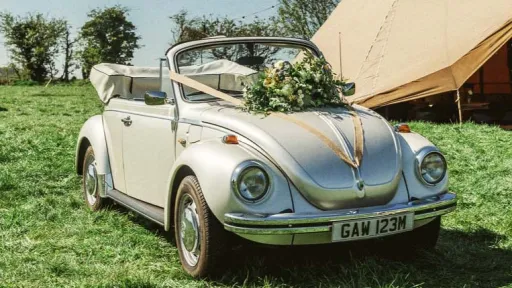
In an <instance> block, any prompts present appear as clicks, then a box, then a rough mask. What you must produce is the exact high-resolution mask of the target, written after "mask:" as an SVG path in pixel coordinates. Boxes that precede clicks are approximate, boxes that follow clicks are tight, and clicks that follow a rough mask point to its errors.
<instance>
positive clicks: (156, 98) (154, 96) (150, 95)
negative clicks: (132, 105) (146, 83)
mask: <svg viewBox="0 0 512 288" xmlns="http://www.w3.org/2000/svg"><path fill="white" fill-rule="evenodd" d="M144 103H146V105H150V106H154V105H164V104H167V103H169V102H168V101H167V93H165V92H162V91H146V93H144Z"/></svg>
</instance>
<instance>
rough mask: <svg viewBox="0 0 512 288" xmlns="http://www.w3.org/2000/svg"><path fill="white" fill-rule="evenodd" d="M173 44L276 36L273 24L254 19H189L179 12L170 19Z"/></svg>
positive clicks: (185, 13) (184, 13)
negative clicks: (246, 21) (211, 39)
mask: <svg viewBox="0 0 512 288" xmlns="http://www.w3.org/2000/svg"><path fill="white" fill-rule="evenodd" d="M170 19H171V20H172V22H173V28H172V30H171V32H172V34H173V36H174V43H178V42H184V41H191V40H199V39H202V38H206V37H213V36H226V37H244V36H277V32H278V31H277V30H276V27H275V25H274V23H273V22H271V21H269V20H262V19H258V18H256V19H255V20H254V21H253V22H251V23H245V22H242V21H236V20H232V19H230V18H227V17H225V18H219V17H213V16H211V15H210V16H209V17H206V16H205V17H202V18H199V17H189V16H188V13H187V11H184V10H182V11H180V12H179V13H177V14H174V15H172V16H171V17H170Z"/></svg>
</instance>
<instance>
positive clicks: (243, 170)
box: [231, 161, 270, 202]
mask: <svg viewBox="0 0 512 288" xmlns="http://www.w3.org/2000/svg"><path fill="white" fill-rule="evenodd" d="M231 181H232V183H233V188H234V189H235V191H236V192H238V194H239V195H240V196H241V197H242V198H243V199H244V200H247V201H251V202H255V201H258V200H260V199H262V198H263V197H264V196H265V195H266V194H267V192H268V190H269V186H270V181H269V177H268V174H267V172H265V170H264V168H263V166H262V165H261V164H260V163H258V162H256V161H247V162H244V163H242V164H240V165H239V166H238V167H237V168H236V169H235V172H234V173H233V177H232V180H231Z"/></svg>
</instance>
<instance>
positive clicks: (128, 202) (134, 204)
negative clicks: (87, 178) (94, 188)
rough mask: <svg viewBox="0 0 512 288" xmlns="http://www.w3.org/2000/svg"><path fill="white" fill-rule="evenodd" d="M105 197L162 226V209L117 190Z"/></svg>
mask: <svg viewBox="0 0 512 288" xmlns="http://www.w3.org/2000/svg"><path fill="white" fill-rule="evenodd" d="M107 196H108V197H110V198H112V199H113V200H114V201H115V202H117V203H119V204H121V205H122V206H124V207H126V208H128V209H130V210H133V211H135V212H137V213H138V214H140V215H142V216H144V217H145V218H147V219H149V220H151V221H153V222H155V223H157V224H159V225H162V226H164V219H165V217H164V215H165V214H164V208H160V207H158V206H154V205H151V204H149V203H146V202H143V201H140V200H138V199H135V198H133V197H130V196H128V195H126V194H124V193H122V192H119V191H117V190H109V191H107Z"/></svg>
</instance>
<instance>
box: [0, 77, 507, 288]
mask: <svg viewBox="0 0 512 288" xmlns="http://www.w3.org/2000/svg"><path fill="white" fill-rule="evenodd" d="M101 110H102V107H101V104H100V101H99V100H98V99H97V97H96V96H95V92H94V90H93V89H92V88H91V87H89V86H83V87H64V86H60V87H59V86H56V87H48V88H46V89H45V88H43V87H5V86H0V287H4V286H5V287H73V286H79V287H98V286H101V287H163V286H165V287H502V286H509V287H512V192H511V191H512V133H511V132H506V131H502V130H500V129H499V128H497V127H490V126H483V125H475V124H471V123H468V124H464V125H462V126H459V125H434V124H428V123H412V127H413V129H414V130H416V131H417V132H420V133H422V134H424V135H425V136H427V137H428V138H430V139H431V140H432V142H434V143H435V144H437V145H438V146H439V147H440V149H441V150H442V151H443V152H444V153H445V155H446V157H447V159H448V162H449V168H450V176H451V180H450V189H451V190H452V191H456V192H458V193H459V196H460V201H459V206H458V210H457V211H456V212H455V213H453V214H451V215H449V216H447V217H445V218H444V222H443V230H442V232H441V237H440V242H439V245H438V247H437V249H436V251H434V252H421V253H418V254H417V255H413V256H412V257H405V258H402V257H394V255H392V254H393V253H386V252H385V251H383V250H384V249H383V248H385V247H381V246H380V244H379V243H378V242H363V243H360V244H355V245H350V246H347V245H337V246H329V247H325V248H299V249H279V250H276V249H268V248H259V247H253V246H244V247H242V248H240V249H239V250H238V251H236V253H235V254H234V256H233V257H232V258H233V259H231V260H230V261H226V265H228V267H229V269H228V272H227V273H226V274H225V275H224V276H222V277H220V278H218V279H215V280H194V279H191V278H189V277H188V276H187V275H186V274H185V273H184V272H182V270H181V268H180V264H179V260H178V253H177V250H176V247H175V244H174V240H173V237H172V236H170V235H169V234H167V233H165V232H163V231H162V230H160V229H158V228H157V227H156V226H154V225H152V224H150V223H148V222H147V221H145V220H143V219H141V218H140V217H137V216H136V215H134V214H133V213H130V212H127V211H126V210H123V209H110V210H106V211H102V212H100V213H92V212H89V211H88V210H87V209H86V208H85V205H84V204H83V200H82V198H81V190H80V189H81V188H80V179H79V178H78V177H77V176H76V175H75V172H74V157H75V155H74V153H75V150H74V149H75V143H76V140H77V134H78V132H79V130H80V127H81V125H82V124H83V123H84V122H85V121H86V120H87V119H88V118H89V117H90V116H92V115H95V114H98V113H100V112H101ZM227 260H228V258H227ZM228 262H231V264H228Z"/></svg>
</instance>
